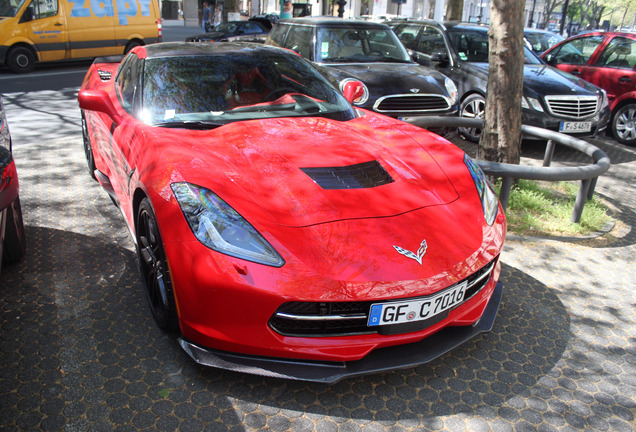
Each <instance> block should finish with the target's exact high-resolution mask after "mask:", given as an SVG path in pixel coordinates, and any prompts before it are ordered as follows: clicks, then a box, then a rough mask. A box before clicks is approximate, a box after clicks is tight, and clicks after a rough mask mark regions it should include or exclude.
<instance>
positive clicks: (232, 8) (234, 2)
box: [223, 0, 241, 22]
mask: <svg viewBox="0 0 636 432" xmlns="http://www.w3.org/2000/svg"><path fill="white" fill-rule="evenodd" d="M240 4H241V2H240V0H225V2H224V3H223V5H224V7H223V22H228V19H227V14H228V13H231V12H236V13H239V12H240V11H241V8H240Z"/></svg>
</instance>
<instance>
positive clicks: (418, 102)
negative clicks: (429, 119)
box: [374, 95, 450, 113]
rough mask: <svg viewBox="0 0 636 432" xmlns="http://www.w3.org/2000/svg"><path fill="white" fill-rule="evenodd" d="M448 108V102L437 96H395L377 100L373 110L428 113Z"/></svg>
mask: <svg viewBox="0 0 636 432" xmlns="http://www.w3.org/2000/svg"><path fill="white" fill-rule="evenodd" d="M449 108H450V105H449V103H448V100H447V99H446V98H445V97H443V96H438V95H396V96H386V97H384V98H380V99H378V101H377V102H376V104H375V107H374V109H375V110H376V111H378V112H383V113H384V112H387V113H390V112H413V113H416V112H429V111H442V110H447V109H449Z"/></svg>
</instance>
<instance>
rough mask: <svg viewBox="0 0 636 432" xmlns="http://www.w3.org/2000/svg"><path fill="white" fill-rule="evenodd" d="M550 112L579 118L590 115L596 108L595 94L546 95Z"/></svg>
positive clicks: (596, 99)
mask: <svg viewBox="0 0 636 432" xmlns="http://www.w3.org/2000/svg"><path fill="white" fill-rule="evenodd" d="M545 101H546V103H547V104H548V108H549V109H550V112H552V114H554V115H556V116H560V117H568V118H573V119H580V118H585V117H589V116H592V115H594V114H595V113H596V111H597V110H598V98H597V97H596V96H546V97H545Z"/></svg>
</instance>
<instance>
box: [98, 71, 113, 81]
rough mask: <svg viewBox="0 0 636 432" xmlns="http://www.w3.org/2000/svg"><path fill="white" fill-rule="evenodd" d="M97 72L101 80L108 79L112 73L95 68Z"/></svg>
mask: <svg viewBox="0 0 636 432" xmlns="http://www.w3.org/2000/svg"><path fill="white" fill-rule="evenodd" d="M97 73H98V74H99V78H100V79H101V80H102V81H110V77H111V76H112V74H111V73H110V72H109V71H104V70H101V69H97Z"/></svg>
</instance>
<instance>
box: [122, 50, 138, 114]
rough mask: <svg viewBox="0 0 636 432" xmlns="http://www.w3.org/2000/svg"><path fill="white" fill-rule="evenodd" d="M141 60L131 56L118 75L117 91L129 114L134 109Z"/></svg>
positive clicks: (133, 55)
mask: <svg viewBox="0 0 636 432" xmlns="http://www.w3.org/2000/svg"><path fill="white" fill-rule="evenodd" d="M140 65H141V60H139V57H137V56H136V55H135V54H130V55H129V56H128V58H127V59H126V60H125V62H124V64H122V66H121V70H120V71H119V74H118V75H117V89H118V90H119V91H118V93H119V95H118V96H119V99H120V102H121V106H122V107H123V108H124V109H125V110H126V111H128V112H131V111H132V110H133V107H134V101H135V95H136V91H137V86H138V84H139V67H140Z"/></svg>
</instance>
